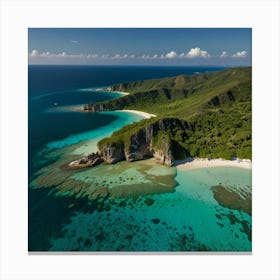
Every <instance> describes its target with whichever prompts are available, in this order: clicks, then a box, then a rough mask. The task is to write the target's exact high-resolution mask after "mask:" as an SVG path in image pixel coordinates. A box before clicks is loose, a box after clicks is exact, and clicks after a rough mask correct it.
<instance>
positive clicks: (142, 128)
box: [82, 67, 252, 166]
mask: <svg viewBox="0 0 280 280" xmlns="http://www.w3.org/2000/svg"><path fill="white" fill-rule="evenodd" d="M110 90H111V91H117V92H126V93H129V94H127V95H123V96H122V97H120V98H116V99H112V100H109V101H106V102H99V103H95V104H86V105H84V106H83V110H84V111H85V112H101V111H114V110H135V111H141V112H143V111H144V112H146V113H148V114H149V115H148V116H150V117H149V118H146V119H144V120H142V121H140V122H137V123H133V124H130V125H127V126H125V127H123V128H122V129H120V130H118V131H116V132H114V133H113V134H112V136H111V137H109V138H105V139H102V140H101V141H99V143H98V148H99V152H98V156H99V157H100V158H101V159H102V160H103V161H104V162H106V163H116V162H118V161H122V160H127V161H136V160H141V159H146V158H150V157H154V158H155V160H156V161H158V162H159V163H161V164H164V165H168V166H172V165H174V164H176V162H178V161H182V160H186V159H187V158H206V159H218V158H223V159H228V160H229V159H232V158H243V159H251V157H252V151H251V149H252V131H251V126H252V120H251V119H252V94H251V67H244V68H243V67H242V68H241V67H240V68H230V69H226V70H222V71H218V72H213V73H204V74H194V75H191V76H186V75H179V76H177V77H168V78H162V79H153V80H143V81H135V82H128V83H121V84H116V85H112V86H110ZM95 157H96V155H95ZM82 162H83V164H85V159H84V160H83V161H82ZM96 162H98V163H99V162H100V160H98V161H96Z"/></svg>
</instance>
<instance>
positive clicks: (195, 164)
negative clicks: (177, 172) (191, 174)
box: [175, 158, 252, 170]
mask: <svg viewBox="0 0 280 280" xmlns="http://www.w3.org/2000/svg"><path fill="white" fill-rule="evenodd" d="M175 166H176V167H177V168H178V169H181V170H191V169H196V168H205V167H217V166H230V167H240V168H246V169H252V161H251V160H249V159H239V158H237V159H235V160H225V159H222V158H219V159H210V160H209V159H208V158H187V159H186V160H182V161H177V162H176V164H175Z"/></svg>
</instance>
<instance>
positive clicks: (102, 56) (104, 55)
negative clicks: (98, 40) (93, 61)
mask: <svg viewBox="0 0 280 280" xmlns="http://www.w3.org/2000/svg"><path fill="white" fill-rule="evenodd" d="M108 57H109V55H108V54H102V55H101V58H104V59H106V58H108Z"/></svg>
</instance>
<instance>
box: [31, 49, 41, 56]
mask: <svg viewBox="0 0 280 280" xmlns="http://www.w3.org/2000/svg"><path fill="white" fill-rule="evenodd" d="M38 55H39V52H38V51H37V50H32V52H31V53H30V56H38Z"/></svg>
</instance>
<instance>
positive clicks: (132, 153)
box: [98, 118, 190, 166]
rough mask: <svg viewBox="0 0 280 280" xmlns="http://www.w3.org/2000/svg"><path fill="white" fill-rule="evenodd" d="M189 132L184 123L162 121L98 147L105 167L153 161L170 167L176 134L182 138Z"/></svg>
mask: <svg viewBox="0 0 280 280" xmlns="http://www.w3.org/2000/svg"><path fill="white" fill-rule="evenodd" d="M189 129H190V126H189V124H188V123H187V122H185V121H182V120H179V119H175V118H166V119H161V120H159V121H156V122H154V123H152V124H150V125H147V126H146V127H144V128H141V129H139V130H138V131H136V132H134V133H131V134H130V135H129V136H126V137H125V138H124V139H123V140H121V141H119V142H116V141H115V140H114V138H112V139H111V138H106V139H104V140H102V141H100V142H99V143H98V147H99V150H100V155H101V157H102V158H103V159H104V161H105V162H106V163H115V162H118V161H121V160H124V159H125V160H127V161H136V160H141V159H145V158H149V157H154V158H155V159H156V161H157V162H159V163H161V164H164V165H168V166H172V165H173V164H174V160H175V158H176V153H175V150H174V148H175V146H178V145H179V146H180V144H178V143H177V142H176V140H175V137H176V131H180V133H181V137H182V138H184V137H185V138H186V137H187V133H186V131H187V130H189ZM183 150H184V148H183V147H182V151H183Z"/></svg>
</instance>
